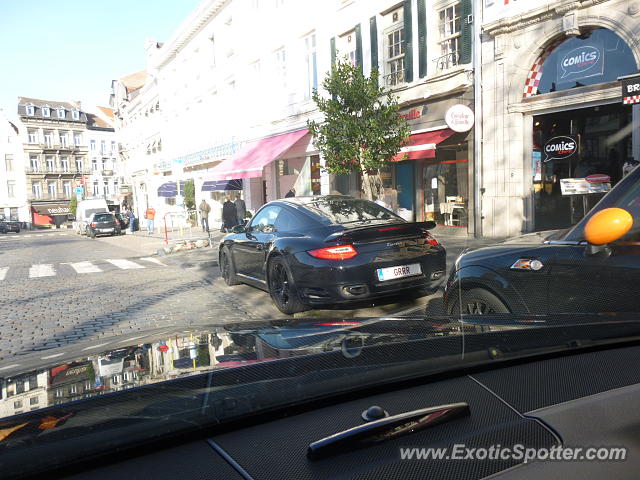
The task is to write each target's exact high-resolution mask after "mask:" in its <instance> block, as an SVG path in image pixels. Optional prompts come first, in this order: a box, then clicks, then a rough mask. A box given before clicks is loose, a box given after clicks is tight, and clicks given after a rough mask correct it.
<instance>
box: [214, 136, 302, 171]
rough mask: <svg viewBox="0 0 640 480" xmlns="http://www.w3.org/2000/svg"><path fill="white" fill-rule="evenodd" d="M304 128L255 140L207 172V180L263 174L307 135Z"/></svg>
mask: <svg viewBox="0 0 640 480" xmlns="http://www.w3.org/2000/svg"><path fill="white" fill-rule="evenodd" d="M308 133H309V131H308V130H307V129H306V128H304V129H302V130H297V131H295V132H289V133H284V134H282V135H276V136H274V137H269V138H263V139H261V140H255V141H253V142H249V143H247V144H246V145H244V146H243V147H242V148H241V149H240V150H238V151H237V152H236V153H235V154H233V155H232V156H231V157H229V158H227V159H226V160H224V161H223V162H222V163H220V165H217V166H216V167H214V168H213V169H212V170H211V171H210V172H208V173H207V175H206V177H207V178H206V179H207V180H233V179H236V178H254V177H261V176H262V169H263V168H264V167H265V166H266V165H268V164H269V163H271V162H273V161H274V160H275V159H277V158H278V157H279V156H280V155H282V154H284V153H285V152H286V151H287V150H289V148H291V147H292V146H293V145H294V144H295V143H296V142H297V141H298V140H300V139H301V138H302V137H304V136H305V135H307V134H308Z"/></svg>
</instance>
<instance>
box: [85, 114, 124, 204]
mask: <svg viewBox="0 0 640 480" xmlns="http://www.w3.org/2000/svg"><path fill="white" fill-rule="evenodd" d="M113 122H114V119H113V112H112V111H111V109H109V108H105V107H97V108H96V113H87V144H88V153H87V157H88V161H89V165H90V168H91V175H90V177H89V178H88V179H87V181H86V183H85V185H84V198H101V197H102V198H105V200H107V203H108V204H111V205H114V206H115V205H119V203H120V201H121V200H122V197H121V192H120V185H121V181H122V177H123V173H122V169H121V162H120V161H119V158H118V142H117V140H116V134H115V126H114V123H113Z"/></svg>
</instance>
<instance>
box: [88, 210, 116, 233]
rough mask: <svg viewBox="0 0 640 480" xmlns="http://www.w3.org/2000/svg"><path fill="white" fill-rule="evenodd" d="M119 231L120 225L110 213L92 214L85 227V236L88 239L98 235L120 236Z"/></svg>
mask: <svg viewBox="0 0 640 480" xmlns="http://www.w3.org/2000/svg"><path fill="white" fill-rule="evenodd" d="M120 231H121V228H120V223H119V222H118V220H116V217H115V215H114V214H113V213H111V212H99V213H94V214H93V215H91V218H90V219H89V224H88V225H87V235H88V236H89V237H90V238H96V237H97V236H98V235H120Z"/></svg>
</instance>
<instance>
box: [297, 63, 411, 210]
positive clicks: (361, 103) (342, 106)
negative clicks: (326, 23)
mask: <svg viewBox="0 0 640 480" xmlns="http://www.w3.org/2000/svg"><path fill="white" fill-rule="evenodd" d="M378 81H379V73H378V71H377V70H375V69H374V70H373V71H372V72H371V75H370V76H369V77H366V76H365V75H364V74H363V73H362V72H361V70H360V68H359V67H358V66H356V65H353V64H352V63H351V62H350V61H349V60H348V59H346V58H345V59H344V60H343V61H339V62H337V63H336V65H335V66H334V67H333V68H332V70H331V72H330V73H329V74H328V75H327V77H326V78H325V80H324V81H323V83H322V86H323V88H324V89H325V90H326V92H327V93H328V95H329V96H328V98H324V97H322V96H320V94H319V93H318V91H314V92H313V97H312V98H313V101H314V102H315V103H316V105H317V106H318V109H319V110H320V111H321V112H322V113H323V114H324V121H323V122H322V123H318V122H315V121H310V122H308V126H309V131H310V132H311V135H312V136H313V142H314V144H315V145H316V147H317V148H318V149H319V150H320V152H321V153H322V155H323V157H324V158H325V160H326V169H327V170H328V171H329V172H330V173H333V174H336V175H340V174H345V173H349V172H360V173H361V174H362V189H363V192H364V194H365V196H366V198H368V199H369V200H375V199H376V198H377V197H379V196H380V195H381V193H382V179H381V177H380V169H381V168H383V167H385V166H387V165H389V163H390V162H391V159H392V158H393V157H394V156H395V155H397V154H398V152H399V151H400V148H401V147H402V145H403V144H404V143H405V142H406V140H407V139H408V137H409V133H410V129H409V126H408V125H407V122H406V120H405V119H404V118H403V117H401V116H400V115H399V106H398V98H397V97H395V96H393V95H392V94H391V92H390V91H388V90H386V89H384V88H383V87H380V86H379V82H378Z"/></svg>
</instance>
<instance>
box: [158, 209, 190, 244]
mask: <svg viewBox="0 0 640 480" xmlns="http://www.w3.org/2000/svg"><path fill="white" fill-rule="evenodd" d="M196 221H197V212H196V211H195V210H185V211H183V212H167V213H165V214H164V216H163V217H162V223H163V225H161V227H160V228H161V229H163V230H164V243H165V244H167V245H168V244H169V237H170V236H171V237H174V238H172V240H182V239H185V238H187V237H193V228H194V225H193V224H194V223H196ZM185 234H186V235H185Z"/></svg>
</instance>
